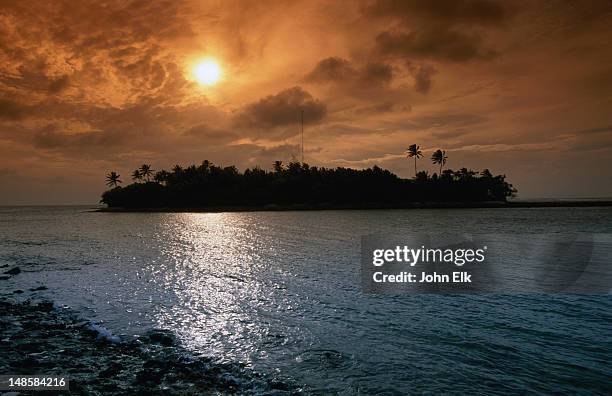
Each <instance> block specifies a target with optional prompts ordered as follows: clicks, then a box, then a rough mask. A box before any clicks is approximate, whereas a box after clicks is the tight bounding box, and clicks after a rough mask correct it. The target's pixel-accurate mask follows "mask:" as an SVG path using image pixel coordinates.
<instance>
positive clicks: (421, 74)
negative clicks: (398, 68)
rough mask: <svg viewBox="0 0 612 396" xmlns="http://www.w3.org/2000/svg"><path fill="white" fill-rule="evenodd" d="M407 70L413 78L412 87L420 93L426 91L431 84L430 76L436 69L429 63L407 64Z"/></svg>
mask: <svg viewBox="0 0 612 396" xmlns="http://www.w3.org/2000/svg"><path fill="white" fill-rule="evenodd" d="M408 70H409V71H410V74H411V75H412V77H413V78H414V89H416V90H417V91H418V92H420V93H422V94H426V93H428V92H429V90H430V89H431V86H432V85H433V80H432V76H433V75H434V74H435V73H436V69H435V68H434V67H433V66H429V65H414V64H409V65H408Z"/></svg>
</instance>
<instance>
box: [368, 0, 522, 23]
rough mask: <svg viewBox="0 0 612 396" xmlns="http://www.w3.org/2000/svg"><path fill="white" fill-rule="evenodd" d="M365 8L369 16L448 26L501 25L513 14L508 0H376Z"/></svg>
mask: <svg viewBox="0 0 612 396" xmlns="http://www.w3.org/2000/svg"><path fill="white" fill-rule="evenodd" d="M363 11H364V13H365V14H366V15H368V16H376V17H390V18H394V19H400V20H402V21H404V22H407V23H422V24H433V23H435V24H437V25H446V26H448V25H480V26H499V25H501V24H503V23H504V22H505V21H506V20H507V19H508V18H509V17H510V16H511V15H512V10H511V9H510V8H509V7H508V5H507V4H506V3H504V2H500V1H493V0H436V1H421V0H376V1H374V2H372V3H370V4H368V5H367V6H366V7H364V9H363Z"/></svg>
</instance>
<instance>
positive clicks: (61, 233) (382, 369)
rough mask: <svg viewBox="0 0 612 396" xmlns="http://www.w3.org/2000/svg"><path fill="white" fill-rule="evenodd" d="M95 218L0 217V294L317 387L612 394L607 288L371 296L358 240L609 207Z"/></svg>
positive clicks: (547, 218)
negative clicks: (155, 334)
mask: <svg viewBox="0 0 612 396" xmlns="http://www.w3.org/2000/svg"><path fill="white" fill-rule="evenodd" d="M86 209H87V208H84V207H2V208H0V265H8V266H9V267H6V268H10V267H14V266H18V267H20V268H21V270H22V273H21V274H19V275H18V276H14V277H12V278H11V279H9V280H3V281H0V292H1V293H2V294H4V295H9V294H11V295H12V292H13V290H15V289H22V290H28V289H30V288H36V287H39V286H46V287H47V288H48V289H47V290H43V291H38V292H36V293H37V294H38V295H40V296H43V297H46V298H49V299H52V300H53V301H55V302H56V303H57V304H60V305H65V306H69V307H71V308H72V309H73V310H75V311H76V312H78V313H79V315H81V316H83V317H84V318H87V319H91V320H92V321H94V322H95V323H97V324H99V325H100V326H103V327H104V328H105V329H108V330H109V331H110V332H112V334H114V335H116V336H118V337H120V338H121V339H124V340H128V339H130V338H131V337H133V336H134V335H138V334H143V333H144V332H146V331H147V330H149V329H151V328H163V329H169V330H172V331H173V332H175V334H176V335H177V337H178V338H179V339H180V340H181V342H182V343H183V345H185V346H186V347H187V349H188V350H189V351H190V352H191V353H193V354H194V355H202V356H208V357H212V358H214V359H216V360H218V361H220V362H228V363H237V362H241V363H244V364H246V365H247V366H248V367H250V368H252V369H253V370H255V371H258V372H261V373H264V374H270V375H273V376H275V377H277V378H286V379H288V380H290V381H292V382H293V383H297V384H299V385H300V387H302V389H303V390H304V391H306V392H307V393H320V394H334V393H335V394H374V393H378V394H389V395H392V394H405V393H432V394H437V393H440V392H455V393H467V392H470V393H477V394H495V393H508V392H512V393H519V392H520V393H525V392H536V393H572V394H574V393H590V394H592V393H596V394H597V393H599V394H606V393H610V392H612V381H611V380H612V375H611V374H612V363H611V362H612V297H611V296H610V295H595V296H593V295H582V296H581V295H462V296H450V295H420V296H408V295H370V294H364V293H362V291H361V284H360V272H359V271H360V270H359V269H360V257H359V255H360V245H359V243H360V237H361V236H362V235H364V234H371V233H377V232H388V233H398V232H403V233H422V232H426V233H437V232H441V231H444V232H452V233H496V234H502V233H503V234H520V235H524V234H529V233H573V232H588V233H612V208H537V209H536V208H534V209H529V208H524V209H453V210H375V211H313V212H250V213H249V212H242V213H95V212H88V211H86ZM3 271H4V269H3ZM23 298H27V294H24V297H23Z"/></svg>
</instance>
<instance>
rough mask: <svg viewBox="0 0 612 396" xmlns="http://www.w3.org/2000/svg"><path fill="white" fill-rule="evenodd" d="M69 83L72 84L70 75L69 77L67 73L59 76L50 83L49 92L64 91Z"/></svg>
mask: <svg viewBox="0 0 612 396" xmlns="http://www.w3.org/2000/svg"><path fill="white" fill-rule="evenodd" d="M69 84H70V77H68V76H67V75H64V76H61V77H58V78H56V79H54V80H52V81H51V82H50V83H49V92H51V93H59V92H62V91H63V90H64V89H66V88H67V87H68V85H69Z"/></svg>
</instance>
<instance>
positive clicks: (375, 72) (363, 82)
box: [304, 57, 393, 89]
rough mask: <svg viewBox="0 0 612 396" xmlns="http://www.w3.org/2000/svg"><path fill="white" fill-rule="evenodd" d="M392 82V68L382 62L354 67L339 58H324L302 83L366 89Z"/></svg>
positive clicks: (352, 64) (351, 63)
mask: <svg viewBox="0 0 612 396" xmlns="http://www.w3.org/2000/svg"><path fill="white" fill-rule="evenodd" d="M392 80H393V67H392V66H391V65H389V64H386V63H382V62H368V63H366V64H365V65H363V66H356V65H355V64H354V63H353V62H350V61H348V60H346V59H343V58H340V57H330V58H325V59H323V60H321V61H319V63H317V65H316V66H315V67H314V69H313V70H312V71H310V72H309V73H308V74H307V75H306V76H305V77H304V81H306V82H311V83H320V84H343V85H349V86H352V87H353V88H361V89H367V88H372V87H381V86H386V85H389V84H390V83H391V81H392Z"/></svg>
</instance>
